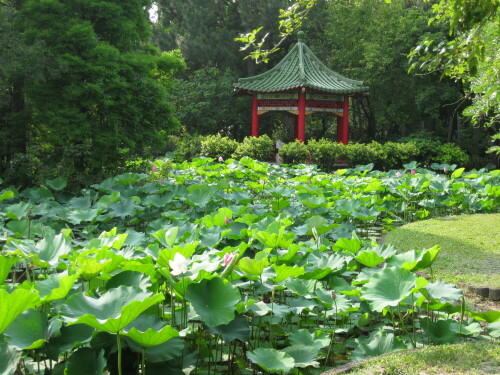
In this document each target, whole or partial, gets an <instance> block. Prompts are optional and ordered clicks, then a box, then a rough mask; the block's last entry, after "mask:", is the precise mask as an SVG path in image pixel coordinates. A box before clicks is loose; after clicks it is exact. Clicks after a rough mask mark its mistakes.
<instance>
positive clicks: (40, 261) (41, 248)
mask: <svg viewBox="0 0 500 375" xmlns="http://www.w3.org/2000/svg"><path fill="white" fill-rule="evenodd" d="M72 251H73V249H72V248H71V246H70V244H69V241H68V239H67V238H66V237H65V236H64V235H63V234H62V233H59V234H58V235H57V236H54V235H47V236H46V237H45V238H43V239H41V240H40V241H39V242H38V243H37V244H36V246H35V249H34V253H33V254H32V257H33V263H35V264H36V265H37V266H39V267H43V268H45V267H48V266H49V265H50V266H52V267H54V266H56V265H57V264H58V263H59V257H61V256H63V255H66V254H69V253H71V252H72Z"/></svg>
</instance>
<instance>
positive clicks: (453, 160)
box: [436, 143, 469, 166]
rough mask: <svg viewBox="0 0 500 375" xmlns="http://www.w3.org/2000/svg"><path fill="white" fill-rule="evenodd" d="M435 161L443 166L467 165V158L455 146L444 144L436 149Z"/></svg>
mask: <svg viewBox="0 0 500 375" xmlns="http://www.w3.org/2000/svg"><path fill="white" fill-rule="evenodd" d="M436 161H437V162H439V163H443V164H457V165H459V166H463V165H467V162H468V161H469V156H468V155H467V154H466V153H465V152H464V151H463V150H462V149H461V148H460V147H458V146H457V145H456V144H454V143H445V144H442V145H440V146H439V147H438V148H437V155H436Z"/></svg>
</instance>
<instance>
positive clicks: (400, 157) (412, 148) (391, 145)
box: [383, 142, 419, 170]
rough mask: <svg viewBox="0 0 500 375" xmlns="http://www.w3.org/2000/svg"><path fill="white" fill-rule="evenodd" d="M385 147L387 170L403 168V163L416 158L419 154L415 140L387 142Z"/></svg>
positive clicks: (385, 165)
mask: <svg viewBox="0 0 500 375" xmlns="http://www.w3.org/2000/svg"><path fill="white" fill-rule="evenodd" d="M383 148H384V151H385V155H386V157H385V160H384V167H385V169H387V170H388V169H396V168H401V167H402V166H403V164H406V163H409V162H410V161H412V160H416V158H417V157H418V155H419V149H418V147H417V146H416V145H415V143H413V142H408V143H396V142H386V143H384V146H383Z"/></svg>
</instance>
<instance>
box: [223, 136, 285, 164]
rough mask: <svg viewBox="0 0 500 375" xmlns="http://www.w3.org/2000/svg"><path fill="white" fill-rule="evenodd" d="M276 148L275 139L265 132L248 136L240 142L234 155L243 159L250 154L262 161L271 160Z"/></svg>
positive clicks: (250, 156) (251, 156)
mask: <svg viewBox="0 0 500 375" xmlns="http://www.w3.org/2000/svg"><path fill="white" fill-rule="evenodd" d="M274 150H275V145H274V142H273V140H272V139H271V138H269V137H268V136H267V135H265V134H264V135H262V136H260V137H246V138H245V139H244V140H243V142H242V143H240V144H238V147H237V148H236V151H235V152H234V154H233V156H232V157H233V158H235V159H241V158H242V157H244V156H248V157H249V158H252V159H256V160H260V161H270V160H272V158H273V155H274Z"/></svg>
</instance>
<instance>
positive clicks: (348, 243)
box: [334, 238, 363, 254]
mask: <svg viewBox="0 0 500 375" xmlns="http://www.w3.org/2000/svg"><path fill="white" fill-rule="evenodd" d="M361 247H363V242H361V241H360V240H358V239H357V238H353V239H350V240H349V239H347V238H339V239H338V240H337V242H335V245H334V248H335V249H340V250H346V251H348V252H349V253H351V254H357V253H358V251H359V250H360V249H361Z"/></svg>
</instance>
